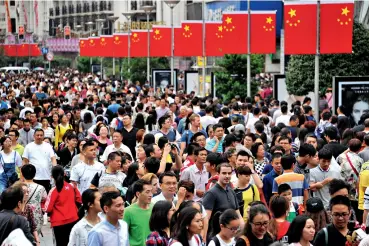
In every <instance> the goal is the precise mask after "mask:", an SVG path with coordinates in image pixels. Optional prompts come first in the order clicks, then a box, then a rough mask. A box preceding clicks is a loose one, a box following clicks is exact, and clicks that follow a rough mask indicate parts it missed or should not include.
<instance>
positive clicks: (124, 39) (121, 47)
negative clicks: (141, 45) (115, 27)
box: [112, 34, 128, 57]
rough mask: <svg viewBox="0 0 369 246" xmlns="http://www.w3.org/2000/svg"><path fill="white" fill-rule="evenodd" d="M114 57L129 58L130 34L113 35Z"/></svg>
mask: <svg viewBox="0 0 369 246" xmlns="http://www.w3.org/2000/svg"><path fill="white" fill-rule="evenodd" d="M112 47H113V48H112V50H113V57H128V34H114V35H113V44H112Z"/></svg>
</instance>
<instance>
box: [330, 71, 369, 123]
mask: <svg viewBox="0 0 369 246" xmlns="http://www.w3.org/2000/svg"><path fill="white" fill-rule="evenodd" d="M332 87H333V96H334V100H333V109H334V110H333V111H334V112H336V109H337V107H338V106H344V107H343V108H344V112H343V113H344V114H345V115H346V116H347V117H349V119H350V124H351V126H355V125H358V124H361V122H360V117H361V116H362V115H363V114H366V113H369V77H340V76H337V77H333V86H332Z"/></svg>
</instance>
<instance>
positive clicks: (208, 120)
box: [200, 106, 217, 129]
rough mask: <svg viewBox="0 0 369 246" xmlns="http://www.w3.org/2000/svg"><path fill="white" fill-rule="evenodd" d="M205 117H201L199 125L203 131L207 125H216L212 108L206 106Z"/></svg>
mask: <svg viewBox="0 0 369 246" xmlns="http://www.w3.org/2000/svg"><path fill="white" fill-rule="evenodd" d="M205 114H206V115H205V116H203V117H201V119H200V123H201V126H202V128H203V129H206V127H208V125H214V124H216V123H217V120H216V119H215V118H214V116H213V107H211V106H207V107H206V108H205Z"/></svg>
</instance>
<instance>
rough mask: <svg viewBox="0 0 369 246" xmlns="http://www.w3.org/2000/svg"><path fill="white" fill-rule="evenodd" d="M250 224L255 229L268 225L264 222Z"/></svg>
mask: <svg viewBox="0 0 369 246" xmlns="http://www.w3.org/2000/svg"><path fill="white" fill-rule="evenodd" d="M251 224H253V225H254V226H256V227H265V226H268V225H269V221H264V222H256V223H254V222H251Z"/></svg>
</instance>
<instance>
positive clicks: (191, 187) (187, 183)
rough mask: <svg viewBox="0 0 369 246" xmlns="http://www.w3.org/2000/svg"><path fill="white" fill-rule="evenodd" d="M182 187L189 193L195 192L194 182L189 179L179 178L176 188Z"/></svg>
mask: <svg viewBox="0 0 369 246" xmlns="http://www.w3.org/2000/svg"><path fill="white" fill-rule="evenodd" d="M181 187H184V188H185V189H186V191H188V192H190V193H195V184H194V182H193V181H191V180H181V181H179V183H178V189H179V188H181Z"/></svg>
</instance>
